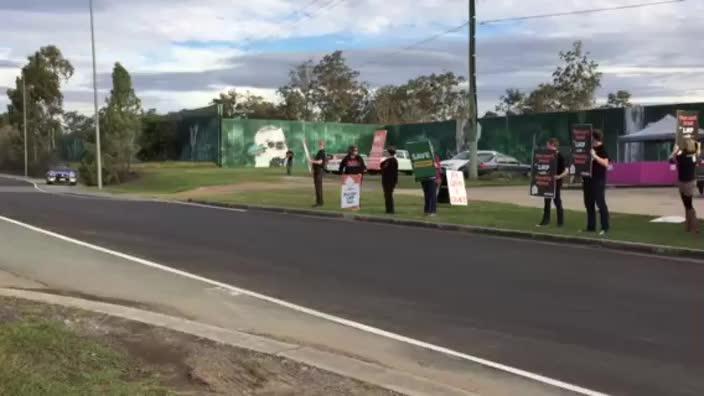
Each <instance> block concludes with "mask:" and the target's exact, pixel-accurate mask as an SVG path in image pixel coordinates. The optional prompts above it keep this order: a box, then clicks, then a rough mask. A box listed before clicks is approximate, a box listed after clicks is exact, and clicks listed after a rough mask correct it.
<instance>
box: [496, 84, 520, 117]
mask: <svg viewBox="0 0 704 396" xmlns="http://www.w3.org/2000/svg"><path fill="white" fill-rule="evenodd" d="M525 102H526V94H524V93H523V92H521V90H520V89H514V88H509V89H507V90H506V93H504V94H503V95H501V97H500V98H499V104H497V105H496V108H495V110H496V111H497V112H498V113H503V114H505V115H518V114H521V113H523V111H524V108H525Z"/></svg>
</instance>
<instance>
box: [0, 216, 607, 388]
mask: <svg viewBox="0 0 704 396" xmlns="http://www.w3.org/2000/svg"><path fill="white" fill-rule="evenodd" d="M0 220H3V221H5V222H8V223H11V224H14V225H17V226H20V227H23V228H26V229H29V230H32V231H35V232H38V233H41V234H44V235H47V236H50V237H54V238H57V239H60V240H62V241H65V242H69V243H73V244H75V245H78V246H82V247H85V248H88V249H92V250H95V251H98V252H101V253H105V254H109V255H112V256H115V257H119V258H121V259H124V260H128V261H132V262H134V263H138V264H141V265H144V266H147V267H151V268H156V269H159V270H162V271H166V272H169V273H172V274H176V275H180V276H183V277H186V278H189V279H193V280H197V281H200V282H204V283H207V284H210V285H213V286H216V287H220V288H222V289H225V290H228V291H230V292H234V293H240V294H244V295H246V296H249V297H252V298H256V299H259V300H262V301H266V302H269V303H272V304H277V305H280V306H282V307H285V308H288V309H292V310H294V311H297V312H301V313H304V314H308V315H311V316H314V317H316V318H320V319H325V320H328V321H330V322H333V323H337V324H340V325H343V326H347V327H351V328H353V329H357V330H360V331H364V332H366V333H370V334H374V335H377V336H381V337H385V338H388V339H391V340H395V341H399V342H403V343H406V344H409V345H413V346H416V347H420V348H424V349H428V350H431V351H435V352H438V353H442V354H445V355H448V356H453V357H456V358H459V359H463V360H466V361H469V362H473V363H477V364H480V365H483V366H487V367H491V368H493V369H496V370H500V371H503V372H506V373H510V374H513V375H517V376H519V377H523V378H527V379H529V380H533V381H537V382H540V383H543V384H546V385H550V386H554V387H557V388H560V389H564V390H567V391H571V392H575V393H578V394H581V395H585V396H607V394H605V393H601V392H597V391H594V390H590V389H587V388H583V387H581V386H578V385H573V384H570V383H567V382H563V381H560V380H556V379H553V378H549V377H546V376H543V375H540V374H536V373H532V372H530V371H526V370H521V369H518V368H515V367H511V366H507V365H504V364H501V363H497V362H493V361H491V360H487V359H482V358H480V357H476V356H472V355H468V354H465V353H462V352H457V351H454V350H452V349H449V348H445V347H442V346H438V345H434V344H430V343H427V342H423V341H420V340H416V339H413V338H410V337H406V336H403V335H400V334H396V333H392V332H388V331H386V330H382V329H378V328H376V327H372V326H368V325H365V324H363V323H358V322H354V321H351V320H348V319H344V318H340V317H337V316H334V315H330V314H326V313H324V312H320V311H316V310H314V309H311V308H306V307H303V306H300V305H296V304H293V303H290V302H288V301H284V300H280V299H278V298H274V297H270V296H267V295H264V294H260V293H257V292H253V291H250V290H246V289H242V288H239V287H235V286H232V285H228V284H226V283H222V282H218V281H215V280H212V279H208V278H204V277H202V276H199V275H195V274H192V273H189V272H185V271H181V270H178V269H175V268H171V267H167V266H165V265H161V264H158V263H155V262H153V261H149V260H145V259H141V258H138V257H134V256H130V255H128V254H125V253H120V252H118V251H115V250H110V249H107V248H104V247H101V246H97V245H93V244H90V243H88V242H83V241H80V240H78V239H74V238H71V237H67V236H65V235H61V234H58V233H55V232H52V231H48V230H45V229H42V228H39V227H35V226H33V225H30V224H26V223H23V222H20V221H17V220H13V219H10V218H7V217H4V216H0Z"/></svg>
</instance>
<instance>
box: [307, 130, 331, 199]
mask: <svg viewBox="0 0 704 396" xmlns="http://www.w3.org/2000/svg"><path fill="white" fill-rule="evenodd" d="M318 147H319V150H318V153H317V154H316V155H315V158H314V159H311V160H310V163H311V164H312V165H313V184H314V185H315V205H313V207H319V206H323V174H324V173H325V165H326V163H327V162H328V157H327V154H326V153H325V142H324V141H323V140H321V141H320V143H319V144H318Z"/></svg>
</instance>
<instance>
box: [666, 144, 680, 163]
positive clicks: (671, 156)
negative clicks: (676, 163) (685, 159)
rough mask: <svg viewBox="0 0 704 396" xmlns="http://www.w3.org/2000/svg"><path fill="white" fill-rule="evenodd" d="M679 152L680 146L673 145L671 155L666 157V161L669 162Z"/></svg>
mask: <svg viewBox="0 0 704 396" xmlns="http://www.w3.org/2000/svg"><path fill="white" fill-rule="evenodd" d="M679 151H680V146H678V145H675V146H674V147H673V148H672V154H670V156H669V157H668V159H670V160H672V159H674V158H675V156H676V155H677V154H679Z"/></svg>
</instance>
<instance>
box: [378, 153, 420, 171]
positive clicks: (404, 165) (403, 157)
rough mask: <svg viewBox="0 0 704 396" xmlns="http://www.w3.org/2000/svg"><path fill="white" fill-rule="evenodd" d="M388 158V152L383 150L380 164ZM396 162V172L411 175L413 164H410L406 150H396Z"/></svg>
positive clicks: (409, 157) (409, 156) (409, 155)
mask: <svg viewBox="0 0 704 396" xmlns="http://www.w3.org/2000/svg"><path fill="white" fill-rule="evenodd" d="M387 158H389V152H388V151H386V150H384V156H383V158H382V160H381V161H382V162H384V161H385V160H386V159H387ZM396 161H398V171H399V172H401V173H405V174H407V175H412V174H413V163H412V162H411V154H410V153H409V152H408V150H396Z"/></svg>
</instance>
